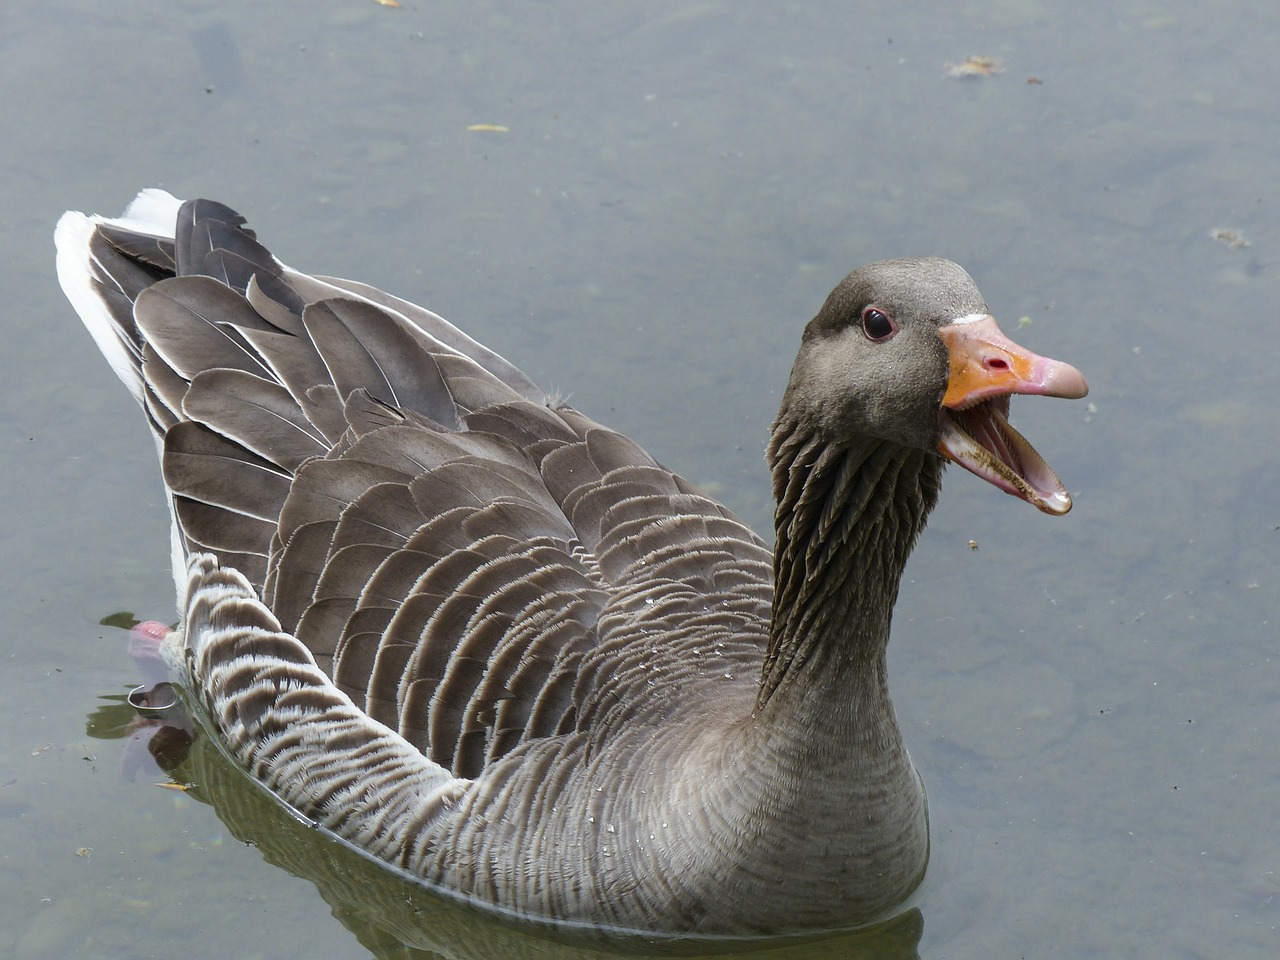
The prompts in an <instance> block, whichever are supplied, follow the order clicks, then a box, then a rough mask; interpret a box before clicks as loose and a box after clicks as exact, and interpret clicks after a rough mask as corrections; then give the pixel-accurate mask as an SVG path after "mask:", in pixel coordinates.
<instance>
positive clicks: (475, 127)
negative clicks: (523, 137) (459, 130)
mask: <svg viewBox="0 0 1280 960" xmlns="http://www.w3.org/2000/svg"><path fill="white" fill-rule="evenodd" d="M467 130H468V131H470V132H471V133H510V132H511V128H510V127H504V126H503V125H502V124H500V123H473V124H471V126H469V127H467Z"/></svg>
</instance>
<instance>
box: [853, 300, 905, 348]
mask: <svg viewBox="0 0 1280 960" xmlns="http://www.w3.org/2000/svg"><path fill="white" fill-rule="evenodd" d="M862 332H863V333H865V334H866V335H867V339H868V340H874V341H875V342H876V343H879V342H880V341H882V340H888V339H889V338H890V337H892V336H893V335H894V334H895V333H897V332H898V325H897V324H896V323H894V322H893V317H891V316H889V315H888V314H887V313H885V312H884V311H883V310H881V309H880V308H879V307H863V308H862Z"/></svg>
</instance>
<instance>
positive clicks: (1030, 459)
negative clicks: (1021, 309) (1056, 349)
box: [938, 315, 1089, 514]
mask: <svg viewBox="0 0 1280 960" xmlns="http://www.w3.org/2000/svg"><path fill="white" fill-rule="evenodd" d="M938 334H939V335H940V336H941V337H942V342H943V343H944V344H945V345H946V348H947V353H948V355H949V356H950V374H949V378H948V381H947V391H946V393H945V394H944V395H943V398H942V409H941V411H939V414H938V425H939V438H938V452H939V453H941V454H942V455H943V456H944V457H946V458H947V459H948V460H951V461H953V462H955V463H958V464H960V466H962V467H964V468H965V469H966V470H968V471H970V472H971V473H973V474H975V475H977V476H979V477H981V478H982V479H984V480H986V481H987V482H988V483H992V484H994V485H995V486H997V487H999V488H1000V489H1002V490H1004V491H1005V492H1006V493H1009V494H1012V495H1013V496H1015V497H1018V498H1019V499H1022V500H1026V501H1027V502H1028V503H1030V504H1032V505H1033V506H1035V507H1037V508H1039V509H1040V510H1043V511H1044V512H1045V513H1052V514H1063V513H1066V512H1067V511H1068V510H1070V509H1071V496H1070V494H1068V493H1067V490H1066V488H1065V487H1064V486H1063V485H1062V481H1061V480H1059V479H1058V476H1057V474H1055V473H1054V472H1053V470H1052V469H1051V468H1050V467H1049V465H1048V464H1047V463H1045V461H1044V458H1043V457H1041V456H1040V454H1039V453H1037V452H1036V450H1035V448H1034V447H1033V446H1031V444H1030V443H1028V442H1027V440H1026V438H1024V437H1023V436H1022V435H1021V434H1020V433H1018V432H1017V431H1016V430H1014V429H1013V427H1011V426H1010V425H1009V421H1008V419H1007V417H1008V412H1009V398H1010V397H1011V396H1012V395H1013V394H1015V393H1024V394H1037V395H1041V396H1046V397H1065V398H1068V399H1076V398H1079V397H1083V396H1085V395H1086V394H1087V393H1088V392H1089V387H1088V385H1087V384H1086V383H1085V381H1084V377H1083V376H1082V375H1081V373H1080V371H1079V370H1077V369H1076V368H1075V367H1073V366H1071V365H1070V364H1068V363H1063V362H1062V361H1060V360H1051V359H1049V358H1048V357H1042V356H1039V355H1037V354H1034V353H1032V352H1031V351H1030V350H1027V349H1024V348H1023V347H1020V346H1018V345H1017V344H1016V343H1014V342H1013V341H1012V340H1010V339H1009V338H1008V337H1006V336H1005V335H1004V334H1003V333H1001V331H1000V328H999V327H998V326H996V321H995V318H994V317H992V316H990V315H985V316H974V317H964V318H961V319H960V320H958V321H954V322H952V323H949V324H947V325H945V326H943V327H939V328H938Z"/></svg>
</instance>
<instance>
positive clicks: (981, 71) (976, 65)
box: [945, 55, 1004, 79]
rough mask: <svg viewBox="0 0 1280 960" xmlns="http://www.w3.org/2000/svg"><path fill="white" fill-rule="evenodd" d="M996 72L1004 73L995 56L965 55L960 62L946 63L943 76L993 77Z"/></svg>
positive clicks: (962, 77)
mask: <svg viewBox="0 0 1280 960" xmlns="http://www.w3.org/2000/svg"><path fill="white" fill-rule="evenodd" d="M997 73H1004V67H1003V66H1001V65H1000V61H999V60H997V59H996V58H995V57H980V56H976V55H975V56H971V57H965V58H964V62H962V63H957V64H950V63H949V64H947V72H946V74H945V76H948V77H957V78H959V79H965V78H968V77H993V76H995V75H996V74H997Z"/></svg>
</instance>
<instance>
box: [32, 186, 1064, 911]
mask: <svg viewBox="0 0 1280 960" xmlns="http://www.w3.org/2000/svg"><path fill="white" fill-rule="evenodd" d="M56 241H57V248H58V255H57V265H58V274H59V278H60V280H61V283H62V286H63V289H64V290H65V292H66V294H67V296H68V298H69V299H70V301H71V303H72V304H73V306H74V307H75V309H76V310H77V312H78V313H79V314H80V317H81V319H82V320H83V321H84V323H85V325H86V327H87V328H88V329H89V332H90V333H91V334H92V335H93V337H94V339H95V340H96V341H97V344H98V346H99V348H100V349H101V350H102V352H103V353H104V354H105V355H106V357H107V359H108V360H109V361H110V363H111V365H112V367H113V368H114V370H115V372H116V374H117V375H118V376H119V377H120V379H121V380H122V381H123V382H124V383H125V385H126V386H127V387H128V388H129V390H130V391H131V392H132V393H133V395H134V397H135V398H136V399H137V400H138V402H139V403H140V404H141V405H142V407H143V410H144V411H145V413H146V416H147V418H148V420H149V421H150V423H151V427H152V429H153V430H154V432H155V437H156V441H157V444H158V446H159V449H160V458H161V462H162V467H163V472H164V480H165V484H166V486H167V489H168V492H169V505H170V508H171V513H172V519H173V526H172V530H173V538H172V539H173V564H174V575H175V578H176V580H177V583H178V588H179V603H180V609H181V627H180V629H178V630H176V631H174V632H173V633H172V634H170V635H169V636H167V637H166V638H165V639H164V641H163V646H164V655H165V656H166V658H167V660H168V662H169V663H170V664H171V666H172V668H173V669H174V670H176V671H177V673H178V676H179V679H180V680H181V682H182V683H183V685H184V688H185V689H186V690H187V691H188V693H189V695H190V697H191V699H192V701H193V703H194V706H195V707H196V709H197V710H198V711H199V712H200V714H201V715H202V718H203V722H204V723H205V724H206V725H207V726H208V728H209V729H210V730H211V731H212V733H213V734H214V736H215V737H216V738H217V739H218V740H219V741H220V742H221V744H222V745H223V747H224V749H225V750H226V751H227V752H228V753H229V755H230V756H231V757H232V758H234V760H235V761H236V762H237V763H238V764H239V765H240V766H241V767H243V768H244V769H245V770H246V771H247V772H248V773H249V774H250V775H251V776H252V777H254V778H256V780H257V781H259V782H260V783H261V784H262V785H264V786H265V787H266V788H267V789H268V790H269V791H270V792H271V793H273V794H274V795H275V796H276V797H277V798H278V799H279V800H281V801H283V802H284V803H285V804H287V805H288V806H289V807H291V808H293V809H294V810H295V811H296V812H297V813H298V814H300V815H301V816H302V817H305V818H307V819H308V820H309V821H311V822H313V823H314V824H315V825H316V826H317V827H319V828H322V829H324V830H326V831H329V832H331V833H332V834H333V835H334V836H336V837H337V838H339V839H340V840H342V841H344V842H346V843H348V844H350V845H351V846H353V847H355V848H357V849H359V850H361V851H363V852H364V853H365V854H367V855H368V856H370V857H373V858H377V859H379V860H381V861H383V862H384V863H385V864H387V865H389V866H390V867H392V868H393V869H396V870H399V871H401V872H403V873H405V874H407V875H409V876H411V877H413V878H416V879H418V880H419V881H421V882H423V883H425V884H427V885H429V886H431V887H433V888H436V889H438V890H440V891H443V892H445V893H447V894H450V895H453V896H456V897H459V898H462V899H466V900H469V901H472V902H475V903H478V904H482V905H485V906H487V907H490V908H493V909H496V910H498V911H501V912H504V913H508V914H514V915H519V916H522V917H527V918H534V919H538V920H542V921H547V922H551V923H565V924H581V925H588V926H592V927H600V928H612V929H619V930H631V931H655V932H660V931H667V932H685V933H698V934H731V935H754V934H765V933H777V932H786V931H818V930H824V929H833V928H845V927H850V926H854V925H856V924H858V923H860V922H865V921H869V920H872V919H875V918H876V917H878V916H880V915H881V914H883V913H884V912H885V911H886V910H888V909H890V908H892V907H894V906H895V905H897V904H900V903H901V902H902V901H903V900H904V899H905V898H906V897H907V896H908V895H909V894H910V893H911V892H912V890H913V889H914V888H915V886H916V885H917V883H918V882H919V881H920V879H921V876H922V874H923V872H924V869H925V861H926V859H927V854H928V848H929V841H928V830H927V822H926V819H927V818H926V811H925V794H924V790H923V788H922V785H921V782H920V778H919V777H918V776H917V774H916V771H915V769H914V768H913V766H912V764H911V761H910V759H909V757H908V755H907V751H906V749H905V747H904V745H903V740H902V736H901V734H900V731H899V728H898V724H897V722H896V719H895V717H894V711H893V707H892V704H891V703H890V700H889V693H888V688H887V685H886V677H885V649H886V644H887V642H888V639H889V624H890V618H891V614H892V611H893V605H894V601H895V599H896V596H897V593H898V585H899V581H900V579H901V575H902V571H903V567H904V565H905V563H906V560H907V556H908V554H909V553H910V552H911V549H912V547H913V545H914V543H915V541H916V538H917V536H918V535H919V533H920V532H921V530H922V529H923V527H924V525H925V520H926V518H927V517H928V515H929V512H930V510H931V509H932V508H933V506H934V503H935V501H936V499H937V496H938V491H939V486H940V482H941V476H942V470H943V464H944V461H945V460H950V461H953V462H955V463H958V464H960V465H962V466H964V467H966V468H967V469H969V470H970V471H972V472H973V473H975V474H977V475H978V476H980V477H982V478H983V479H985V480H987V481H989V482H990V483H992V484H994V485H995V486H997V487H999V488H1000V489H1002V490H1004V491H1006V492H1008V493H1010V494H1013V495H1014V496H1016V497H1018V498H1020V499H1022V500H1025V501H1027V502H1028V503H1031V504H1033V505H1034V506H1036V507H1038V508H1039V509H1040V510H1042V511H1044V512H1046V513H1050V514H1062V513H1066V512H1067V510H1068V509H1070V506H1071V500H1070V497H1069V496H1068V494H1067V492H1066V490H1065V489H1064V487H1063V485H1062V484H1061V483H1060V482H1059V480H1058V478H1057V476H1056V475H1055V474H1054V473H1053V471H1052V470H1051V469H1050V468H1049V467H1048V465H1047V464H1046V463H1045V461H1044V460H1043V459H1042V458H1041V457H1040V456H1039V455H1038V454H1037V453H1036V451H1035V450H1034V449H1033V448H1032V447H1031V445H1030V444H1029V443H1028V442H1027V441H1026V440H1025V439H1023V438H1022V437H1021V436H1020V435H1019V434H1018V433H1017V432H1015V431H1014V430H1013V429H1012V427H1010V426H1009V423H1008V421H1007V419H1006V416H1007V413H1008V409H1009V398H1010V395H1012V394H1016V393H1021V394H1041V395H1046V396H1055V397H1082V396H1084V395H1085V393H1086V386H1085V382H1084V379H1083V377H1081V375H1080V374H1079V372H1077V371H1076V370H1075V368H1073V367H1071V366H1069V365H1067V364H1065V363H1061V362H1058V361H1054V360H1050V359H1047V358H1044V357H1039V356H1037V355H1035V354H1032V353H1030V352H1029V351H1026V350H1025V349H1023V348H1021V347H1020V346H1018V345H1016V344H1015V343H1013V342H1012V341H1011V340H1009V339H1008V338H1006V337H1005V336H1004V335H1003V334H1002V333H1001V332H1000V331H999V329H998V327H997V326H996V324H995V320H994V319H993V318H992V316H991V314H990V311H989V310H988V309H987V306H986V304H985V303H984V302H983V298H982V296H981V294H979V292H978V290H977V288H976V286H975V285H974V283H973V281H972V280H971V279H970V277H969V276H968V274H966V273H965V272H964V270H962V269H961V268H960V267H958V266H957V265H955V264H954V263H951V262H949V261H946V260H940V259H918V260H887V261H882V262H879V263H873V264H871V265H869V266H865V267H862V268H861V269H859V270H855V271H854V272H853V273H851V274H850V275H849V276H848V277H846V278H845V279H844V280H843V281H842V282H841V283H840V284H839V286H837V287H836V288H835V290H834V291H833V292H832V294H831V295H830V297H828V299H827V301H826V303H825V304H824V306H823V307H822V309H821V310H820V311H819V312H818V314H817V316H816V317H815V318H814V319H813V320H812V322H810V323H809V325H808V326H807V327H806V328H805V330H804V335H803V338H802V342H801V346H800V352H799V355H798V357H797V358H796V361H795V365H794V368H793V370H792V373H791V378H790V382H789V384H788V386H787V388H786V392H785V394H784V396H783V399H782V406H781V410H780V411H779V413H778V416H777V419H776V421H775V422H774V424H773V429H772V434H771V439H770V442H769V445H768V451H767V460H768V466H769V469H770V470H771V472H772V478H773V490H774V494H775V496H776V500H777V509H776V514H775V537H776V542H775V546H774V548H773V550H772V552H771V551H770V549H769V547H768V546H767V544H766V543H765V542H764V541H763V540H762V539H760V538H759V537H758V536H757V535H756V534H754V533H753V532H752V531H751V530H749V529H748V528H747V527H746V526H745V525H744V524H743V523H742V522H740V521H739V520H738V519H737V518H736V517H734V515H733V514H732V513H731V512H730V511H729V510H727V509H726V508H725V507H723V506H721V505H720V504H718V503H716V502H715V501H714V500H712V499H710V498H709V497H707V496H705V495H703V494H701V493H699V492H698V490H697V489H696V488H695V487H693V486H692V485H691V484H689V483H688V482H687V481H685V480H684V479H682V478H681V477H680V476H678V475H677V474H675V473H673V472H671V471H670V470H668V469H666V468H665V467H663V466H662V465H661V464H659V463H657V462H656V461H655V460H654V459H653V458H652V457H650V456H649V455H648V454H647V453H645V451H644V450H642V449H641V448H640V447H639V446H638V445H637V444H635V443H634V442H633V441H631V440H629V439H627V438H626V437H624V436H622V435H620V434H618V433H616V432H614V431H612V430H610V429H608V428H607V427H604V426H602V425H600V424H598V423H596V422H595V421H593V420H591V419H589V418H588V417H587V416H585V415H583V414H582V413H579V412H578V411H577V410H575V409H573V408H571V407H569V406H567V405H566V404H564V403H562V402H559V401H558V400H556V399H555V398H554V397H552V396H550V395H549V394H547V393H546V392H545V391H543V390H541V389H539V388H538V386H537V385H536V384H534V383H533V382H532V381H531V380H529V378H528V377H526V376H525V375H524V374H523V373H521V372H520V371H519V370H518V369H517V368H516V367H514V366H512V365H511V364H510V363H508V362H507V361H506V360H504V359H503V358H502V357H500V356H498V355H497V354H496V353H494V352H492V351H491V350H488V349H486V348H485V347H484V346H482V345H480V344H479V343H477V342H476V341H474V340H473V339H471V338H470V337H468V336H467V335H466V334H465V333H463V332H462V331H460V330H459V329H457V328H456V327H454V326H452V325H451V324H449V323H447V322H446V321H445V320H443V319H441V318H440V317H438V316H436V315H435V314H434V313H431V312H430V311H428V310H425V309H423V308H422V307H418V306H414V305H413V304H411V303H408V302H406V301H404V300H400V299H397V298H396V297H393V296H391V295H389V294H387V293H383V292H382V291H380V290H376V289H374V288H372V287H369V286H366V285H364V284H360V283H354V282H351V281H347V280H338V279H333V278H326V277H312V276H307V275H305V274H302V273H299V272H297V271H295V270H292V269H290V268H288V267H286V266H284V265H282V264H281V263H280V262H279V261H278V260H276V259H275V257H274V256H272V254H271V253H269V252H268V251H267V250H266V248H265V247H263V246H262V245H260V244H259V243H258V241H257V239H256V238H255V235H254V233H253V232H252V231H251V230H249V229H248V228H247V227H246V226H245V220H244V218H242V217H241V216H239V215H238V214H237V213H236V212H235V211H233V210H231V209H229V208H228V207H225V206H223V205H221V204H219V203H215V202H211V201H207V200H196V201H191V202H187V203H181V202H179V201H178V200H177V199H175V198H174V197H172V196H170V195H169V194H167V193H164V192H163V191H159V190H146V191H143V192H142V193H141V194H140V195H139V196H138V198H137V199H136V200H135V201H134V202H133V204H132V205H131V206H130V207H129V209H128V210H127V211H126V213H125V215H124V216H123V217H121V218H118V219H106V218H102V217H97V216H85V215H83V214H80V213H74V212H71V213H67V214H66V215H65V216H64V217H63V218H62V220H61V221H60V223H59V225H58V229H57V234H56Z"/></svg>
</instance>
